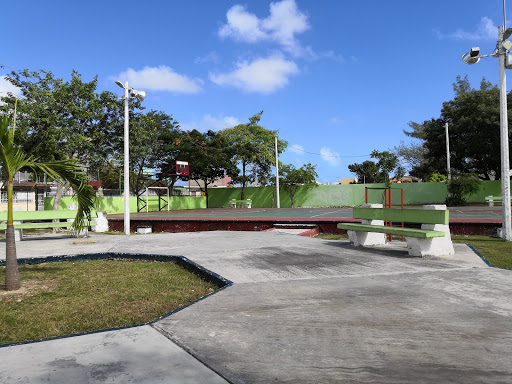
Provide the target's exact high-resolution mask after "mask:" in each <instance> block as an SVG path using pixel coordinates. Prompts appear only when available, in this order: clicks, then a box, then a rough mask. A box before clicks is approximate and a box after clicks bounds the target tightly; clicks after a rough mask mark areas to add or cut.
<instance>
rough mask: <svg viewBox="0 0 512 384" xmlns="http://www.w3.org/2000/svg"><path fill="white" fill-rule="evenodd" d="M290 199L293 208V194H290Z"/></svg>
mask: <svg viewBox="0 0 512 384" xmlns="http://www.w3.org/2000/svg"><path fill="white" fill-rule="evenodd" d="M290 201H291V202H292V208H293V195H290Z"/></svg>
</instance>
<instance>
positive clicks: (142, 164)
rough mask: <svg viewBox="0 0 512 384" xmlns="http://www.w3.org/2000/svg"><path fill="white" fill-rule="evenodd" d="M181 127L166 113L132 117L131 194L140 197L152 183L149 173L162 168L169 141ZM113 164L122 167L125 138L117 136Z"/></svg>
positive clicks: (141, 114)
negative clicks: (167, 141)
mask: <svg viewBox="0 0 512 384" xmlns="http://www.w3.org/2000/svg"><path fill="white" fill-rule="evenodd" d="M180 132H181V131H180V130H179V125H178V123H177V122H176V121H175V120H174V119H173V118H172V117H171V116H169V115H167V114H166V113H164V112H157V111H150V112H148V113H146V114H144V113H134V114H133V117H130V190H131V192H132V193H133V194H135V195H137V194H138V193H139V192H140V191H142V190H143V189H144V188H145V187H146V186H147V185H148V183H149V182H150V178H148V176H147V170H148V169H155V168H159V167H160V166H161V164H162V162H163V161H164V158H165V155H166V152H165V149H166V140H167V139H168V138H169V137H172V136H174V135H177V134H179V133H180ZM116 138H117V139H116V140H117V142H116V143H115V145H114V148H115V152H114V155H113V156H112V157H111V159H112V162H111V163H113V164H122V161H123V158H124V150H123V145H124V140H122V138H123V135H121V134H118V135H116Z"/></svg>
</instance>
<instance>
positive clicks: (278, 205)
mask: <svg viewBox="0 0 512 384" xmlns="http://www.w3.org/2000/svg"><path fill="white" fill-rule="evenodd" d="M275 143H276V145H275V147H276V198H277V208H281V199H280V198H279V157H278V152H277V136H276V141H275Z"/></svg>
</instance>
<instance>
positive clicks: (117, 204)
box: [44, 196, 206, 213]
mask: <svg viewBox="0 0 512 384" xmlns="http://www.w3.org/2000/svg"><path fill="white" fill-rule="evenodd" d="M54 200H55V198H54V197H47V198H45V199H44V209H45V210H48V209H52V207H53V201H54ZM69 203H76V198H74V197H63V198H62V199H61V200H60V209H68V204H69ZM170 203H171V204H170V209H171V210H173V211H175V210H181V209H199V208H206V198H205V197H204V196H172V197H170ZM94 206H95V209H96V210H97V211H102V212H105V213H123V212H124V200H123V199H122V198H121V197H119V196H117V197H97V198H96V202H95V204H94ZM165 209H167V208H165ZM149 210H150V211H158V197H156V196H154V197H150V198H149ZM130 212H137V198H136V197H130Z"/></svg>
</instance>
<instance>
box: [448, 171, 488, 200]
mask: <svg viewBox="0 0 512 384" xmlns="http://www.w3.org/2000/svg"><path fill="white" fill-rule="evenodd" d="M479 189H480V180H479V178H478V176H477V175H475V174H459V175H457V176H454V177H452V179H451V181H450V182H449V183H448V197H447V198H446V205H449V206H452V207H453V206H461V205H466V200H467V198H468V197H470V196H471V195H473V194H475V193H477V192H478V190H479Z"/></svg>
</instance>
